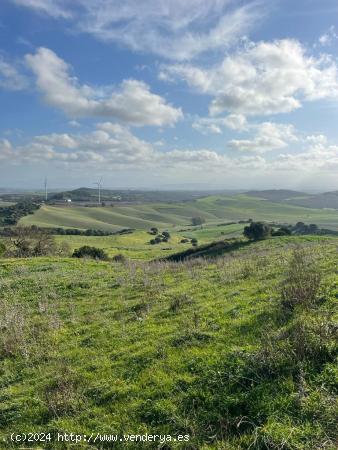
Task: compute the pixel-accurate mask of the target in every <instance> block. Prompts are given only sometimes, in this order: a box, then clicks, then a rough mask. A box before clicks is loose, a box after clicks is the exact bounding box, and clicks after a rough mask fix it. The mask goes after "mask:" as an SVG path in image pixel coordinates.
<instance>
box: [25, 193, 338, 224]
mask: <svg viewBox="0 0 338 450" xmlns="http://www.w3.org/2000/svg"><path fill="white" fill-rule="evenodd" d="M197 216H201V217H203V218H204V219H205V221H206V223H207V224H208V226H209V225H215V224H219V223H222V222H225V221H227V222H229V221H239V220H247V219H249V218H252V219H253V220H265V221H269V222H271V221H274V222H280V223H293V224H294V223H296V222H298V221H302V222H305V223H315V224H317V225H318V226H320V227H322V228H328V229H333V230H338V211H329V210H320V209H310V208H305V207H301V206H297V205H291V204H289V203H286V202H271V201H268V200H263V199H259V198H255V197H250V196H246V195H236V196H225V195H223V196H209V197H205V198H199V199H197V200H194V201H189V202H181V203H140V204H131V205H116V206H114V207H111V206H107V207H81V206H50V205H44V206H42V207H41V208H40V209H39V210H38V211H37V212H36V213H34V215H29V216H26V217H24V218H23V219H21V221H20V225H33V224H34V225H38V226H41V227H66V228H81V229H87V228H92V229H102V230H111V231H117V230H119V229H121V228H137V229H148V228H150V227H152V226H157V227H161V228H163V227H166V228H175V227H182V226H188V225H190V223H191V218H192V217H197Z"/></svg>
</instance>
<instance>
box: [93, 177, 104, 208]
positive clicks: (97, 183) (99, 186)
mask: <svg viewBox="0 0 338 450" xmlns="http://www.w3.org/2000/svg"><path fill="white" fill-rule="evenodd" d="M102 181H103V180H102V178H100V179H99V181H97V182H96V183H94V184H96V186H97V190H98V194H99V205H100V204H101V189H102Z"/></svg>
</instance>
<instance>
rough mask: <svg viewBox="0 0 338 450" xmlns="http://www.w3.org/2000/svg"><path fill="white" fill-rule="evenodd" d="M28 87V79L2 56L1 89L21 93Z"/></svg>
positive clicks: (0, 69)
mask: <svg viewBox="0 0 338 450" xmlns="http://www.w3.org/2000/svg"><path fill="white" fill-rule="evenodd" d="M27 86H28V80H27V78H26V77H25V76H24V75H22V74H21V73H20V72H19V71H18V69H17V68H16V67H15V65H14V64H12V63H10V62H8V61H5V59H4V58H3V57H2V56H1V55H0V89H5V90H9V91H21V90H23V89H26V88H27Z"/></svg>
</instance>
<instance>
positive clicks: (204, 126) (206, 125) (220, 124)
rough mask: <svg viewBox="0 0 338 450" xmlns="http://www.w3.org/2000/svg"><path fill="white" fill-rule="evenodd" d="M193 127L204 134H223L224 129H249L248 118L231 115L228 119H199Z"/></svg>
mask: <svg viewBox="0 0 338 450" xmlns="http://www.w3.org/2000/svg"><path fill="white" fill-rule="evenodd" d="M192 127H193V128H194V129H195V130H197V131H199V132H200V133H202V134H222V133H223V128H224V127H225V128H229V129H230V130H237V131H244V130H246V128H247V120H246V117H245V116H243V115H242V114H229V115H228V116H227V117H218V118H215V117H199V118H197V119H196V120H195V121H194V122H193V124H192Z"/></svg>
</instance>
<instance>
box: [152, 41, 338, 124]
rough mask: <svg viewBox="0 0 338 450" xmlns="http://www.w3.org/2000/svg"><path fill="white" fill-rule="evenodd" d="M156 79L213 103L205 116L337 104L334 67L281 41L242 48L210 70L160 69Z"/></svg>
mask: <svg viewBox="0 0 338 450" xmlns="http://www.w3.org/2000/svg"><path fill="white" fill-rule="evenodd" d="M159 76H160V78H162V79H167V80H183V81H185V82H186V83H187V84H188V85H189V86H191V87H193V88H195V89H196V90H197V92H199V93H201V94H207V95H211V96H213V97H214V99H213V100H212V102H211V104H210V108H209V109H210V114H211V115H212V116H217V115H218V114H220V113H222V112H224V111H228V112H230V113H236V114H244V115H271V114H278V113H288V112H291V111H293V110H295V109H297V108H300V107H301V106H302V102H304V101H314V100H320V99H332V98H335V99H337V98H338V67H337V64H336V63H335V61H334V60H333V59H332V58H331V57H330V56H328V55H321V56H319V57H317V58H316V57H314V56H311V55H309V54H308V52H307V50H306V49H305V48H304V47H303V46H302V45H301V44H300V42H298V41H296V40H292V39H284V40H279V41H274V42H259V43H247V44H246V45H245V46H244V48H242V49H240V50H238V51H236V52H235V53H233V54H230V55H228V56H226V57H225V59H224V60H223V61H222V63H221V64H217V65H215V66H213V67H211V68H204V67H198V66H196V65H190V64H174V65H167V66H164V67H162V70H161V71H160V74H159Z"/></svg>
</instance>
